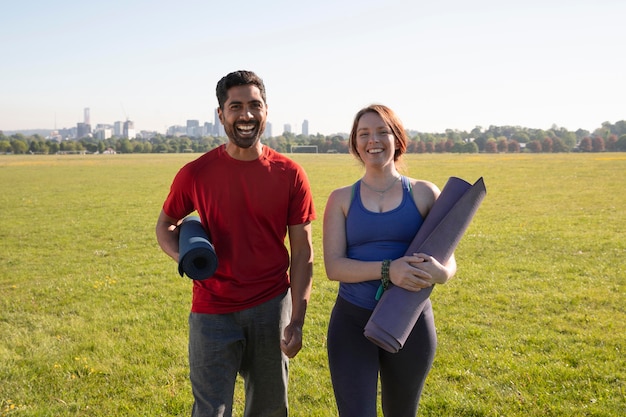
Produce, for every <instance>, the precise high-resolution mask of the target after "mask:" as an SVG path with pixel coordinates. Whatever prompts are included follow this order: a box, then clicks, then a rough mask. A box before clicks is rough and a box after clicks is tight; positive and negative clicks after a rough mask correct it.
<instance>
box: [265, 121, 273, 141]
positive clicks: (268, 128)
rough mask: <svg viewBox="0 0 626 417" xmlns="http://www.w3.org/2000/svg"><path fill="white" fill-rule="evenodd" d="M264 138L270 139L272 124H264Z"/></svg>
mask: <svg viewBox="0 0 626 417" xmlns="http://www.w3.org/2000/svg"><path fill="white" fill-rule="evenodd" d="M263 137H264V138H271V137H272V124H271V123H270V122H265V131H264V132H263Z"/></svg>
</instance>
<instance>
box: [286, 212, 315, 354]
mask: <svg viewBox="0 0 626 417" xmlns="http://www.w3.org/2000/svg"><path fill="white" fill-rule="evenodd" d="M312 241H313V239H312V229H311V223H310V222H307V223H304V224H299V225H296V226H289V243H290V248H291V268H290V271H289V276H290V279H291V300H292V312H291V322H290V323H289V325H288V326H287V327H286V328H285V334H284V339H283V340H282V342H281V349H282V351H283V352H284V353H285V355H287V356H288V357H290V358H293V357H294V356H296V355H297V354H298V352H299V351H300V349H301V348H302V327H303V326H304V317H305V315H306V309H307V306H308V304H309V298H310V297H311V285H312V281H313V243H312Z"/></svg>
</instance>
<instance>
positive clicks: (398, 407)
mask: <svg viewBox="0 0 626 417" xmlns="http://www.w3.org/2000/svg"><path fill="white" fill-rule="evenodd" d="M371 314H372V312H371V311H370V310H367V309H364V308H361V307H358V306H355V305H354V304H352V303H349V302H348V301H346V300H344V299H343V298H341V297H337V302H336V303H335V307H334V308H333V312H332V314H331V316H330V323H329V326H328V362H329V367H330V374H331V379H332V383H333V390H334V391H335V399H336V401H337V408H338V410H339V415H340V416H341V417H376V398H377V391H378V373H379V372H380V383H381V389H382V408H383V413H384V415H385V416H386V417H415V416H416V414H417V408H418V405H419V400H420V395H421V393H422V388H423V387H424V381H425V380H426V376H427V375H428V372H429V371H430V367H431V366H432V363H433V360H434V358H435V349H436V347H437V334H436V332H435V321H434V317H433V310H432V305H431V303H430V300H429V301H428V302H427V304H426V307H425V308H424V311H423V312H422V314H421V316H420V317H419V320H418V321H417V323H416V324H415V327H414V328H413V330H412V332H411V334H410V335H409V338H408V339H407V341H406V343H405V345H404V347H403V348H402V349H401V350H400V351H399V352H397V353H389V352H387V351H385V350H384V349H381V348H379V347H378V346H376V345H375V344H374V343H372V342H371V341H369V340H368V339H367V338H366V337H365V336H364V335H363V329H364V327H365V324H366V323H367V321H368V320H369V317H370V315H371Z"/></svg>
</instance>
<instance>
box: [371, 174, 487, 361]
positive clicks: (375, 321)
mask: <svg viewBox="0 0 626 417" xmlns="http://www.w3.org/2000/svg"><path fill="white" fill-rule="evenodd" d="M486 193H487V190H486V188H485V183H484V181H483V178H482V177H481V178H479V179H478V181H476V182H475V183H474V184H473V185H472V184H470V183H468V182H467V181H464V180H462V179H460V178H456V177H450V178H449V179H448V182H447V183H446V185H445V186H444V188H443V190H441V194H440V195H439V198H438V199H437V201H435V204H433V207H432V208H431V210H430V213H428V215H427V216H426V218H425V219H424V223H423V224H422V226H421V227H420V229H419V230H418V232H417V234H416V235H415V238H414V239H413V241H412V242H411V244H410V245H409V248H408V249H407V251H406V255H412V254H414V253H418V252H422V253H427V254H429V255H430V256H432V257H434V258H435V259H437V260H438V261H439V262H441V263H444V262H446V261H447V260H448V259H449V258H450V256H452V254H453V253H454V249H455V248H456V246H457V245H458V243H459V241H460V240H461V237H462V236H463V234H464V233H465V231H466V230H467V227H468V226H469V224H470V222H471V220H472V218H473V217H474V214H475V213H476V210H478V206H480V203H481V202H482V200H483V198H484V197H485V194H486ZM432 290H433V287H428V288H423V289H422V290H420V291H418V292H411V291H407V290H404V289H402V288H399V287H395V286H393V284H389V288H388V289H387V290H386V291H385V292H384V293H383V296H382V297H381V299H380V301H379V302H378V304H377V305H376V308H375V309H374V311H373V312H372V315H371V316H370V319H369V321H368V323H367V324H366V326H365V330H364V334H365V337H367V338H368V339H369V340H371V341H372V342H373V343H375V344H376V345H378V346H380V347H381V348H383V349H385V350H386V351H388V352H391V353H395V352H398V351H399V350H400V349H402V346H404V343H405V342H406V340H407V338H408V337H409V334H410V333H411V330H413V326H415V323H416V322H417V320H418V318H419V316H420V314H422V310H423V309H424V304H425V303H426V301H427V300H428V297H430V294H431V292H432Z"/></svg>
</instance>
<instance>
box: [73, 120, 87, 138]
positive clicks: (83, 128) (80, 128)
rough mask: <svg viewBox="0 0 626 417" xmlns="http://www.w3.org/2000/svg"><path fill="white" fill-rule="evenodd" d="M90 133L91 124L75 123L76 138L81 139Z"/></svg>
mask: <svg viewBox="0 0 626 417" xmlns="http://www.w3.org/2000/svg"><path fill="white" fill-rule="evenodd" d="M90 133H91V126H89V125H88V124H86V123H80V122H79V123H77V124H76V139H82V138H86V137H87V136H89V134H90Z"/></svg>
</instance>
